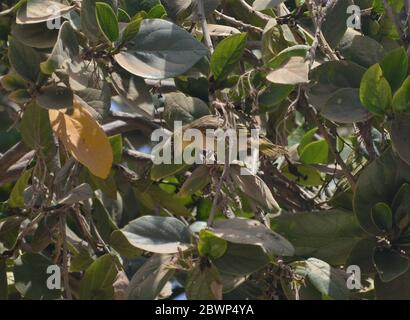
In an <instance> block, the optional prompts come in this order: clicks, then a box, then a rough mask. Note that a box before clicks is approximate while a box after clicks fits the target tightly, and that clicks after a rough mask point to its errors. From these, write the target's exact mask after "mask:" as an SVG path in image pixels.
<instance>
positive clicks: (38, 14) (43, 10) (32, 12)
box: [16, 0, 74, 24]
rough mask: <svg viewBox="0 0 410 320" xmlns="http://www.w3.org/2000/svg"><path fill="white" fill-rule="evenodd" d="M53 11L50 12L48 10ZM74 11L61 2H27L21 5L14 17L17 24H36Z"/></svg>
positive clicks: (33, 0)
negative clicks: (51, 9)
mask: <svg viewBox="0 0 410 320" xmlns="http://www.w3.org/2000/svg"><path fill="white" fill-rule="evenodd" d="M50 7H52V8H53V9H54V10H53V11H51V12H50V10H49V8H50ZM72 9H74V6H67V5H65V4H63V3H61V1H52V0H29V1H28V2H27V3H26V4H24V5H22V6H21V7H20V8H19V9H18V11H17V16H16V22H17V23H19V24H37V23H40V22H46V21H49V20H51V19H55V18H58V17H61V16H62V15H65V14H66V13H68V12H70V11H71V10H72Z"/></svg>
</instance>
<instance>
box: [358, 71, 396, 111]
mask: <svg viewBox="0 0 410 320" xmlns="http://www.w3.org/2000/svg"><path fill="white" fill-rule="evenodd" d="M360 101H361V102H362V104H363V106H364V107H365V108H366V109H367V110H369V111H370V112H372V113H375V114H379V115H383V114H384V113H385V112H386V111H387V110H388V109H389V108H390V104H391V101H392V92H391V88H390V85H389V83H388V82H387V80H386V78H384V76H383V71H382V68H381V67H380V65H379V64H375V65H373V66H372V67H370V68H369V69H368V70H367V71H366V73H365V74H364V76H363V79H362V83H361V85H360Z"/></svg>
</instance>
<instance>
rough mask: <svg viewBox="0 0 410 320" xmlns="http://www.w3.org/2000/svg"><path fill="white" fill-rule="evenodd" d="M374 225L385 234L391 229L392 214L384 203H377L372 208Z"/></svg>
mask: <svg viewBox="0 0 410 320" xmlns="http://www.w3.org/2000/svg"><path fill="white" fill-rule="evenodd" d="M372 219H373V222H374V224H375V225H376V226H377V227H378V228H379V229H380V230H382V231H384V232H387V231H389V230H391V228H392V227H393V213H392V211H391V209H390V207H389V206H388V205H387V204H385V203H384V202H379V203H376V204H375V205H374V207H373V208H372Z"/></svg>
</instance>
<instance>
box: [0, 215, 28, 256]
mask: <svg viewBox="0 0 410 320" xmlns="http://www.w3.org/2000/svg"><path fill="white" fill-rule="evenodd" d="M24 219H25V218H24V217H18V216H11V217H8V218H6V219H4V220H2V221H1V222H0V243H2V244H3V245H4V247H5V248H7V249H11V248H13V247H14V246H15V244H16V241H17V236H18V234H19V231H20V226H21V224H22V222H23V221H24Z"/></svg>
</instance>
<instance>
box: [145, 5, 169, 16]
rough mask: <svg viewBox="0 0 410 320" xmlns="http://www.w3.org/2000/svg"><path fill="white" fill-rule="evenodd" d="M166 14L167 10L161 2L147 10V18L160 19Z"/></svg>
mask: <svg viewBox="0 0 410 320" xmlns="http://www.w3.org/2000/svg"><path fill="white" fill-rule="evenodd" d="M166 15H167V11H166V10H165V8H164V6H163V5H162V4H157V5H156V6H155V7H153V8H151V10H150V11H149V12H148V18H149V19H161V18H163V17H164V16H166Z"/></svg>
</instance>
